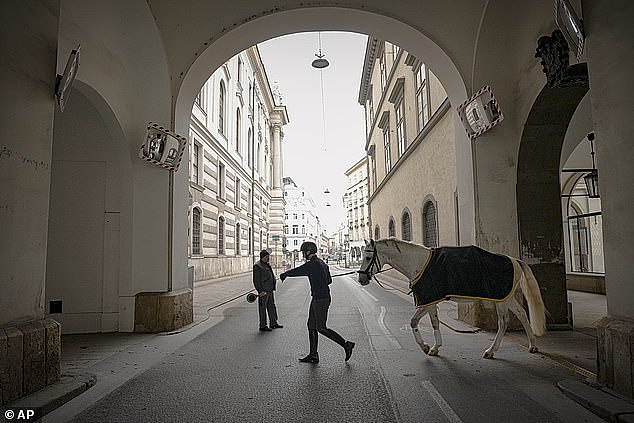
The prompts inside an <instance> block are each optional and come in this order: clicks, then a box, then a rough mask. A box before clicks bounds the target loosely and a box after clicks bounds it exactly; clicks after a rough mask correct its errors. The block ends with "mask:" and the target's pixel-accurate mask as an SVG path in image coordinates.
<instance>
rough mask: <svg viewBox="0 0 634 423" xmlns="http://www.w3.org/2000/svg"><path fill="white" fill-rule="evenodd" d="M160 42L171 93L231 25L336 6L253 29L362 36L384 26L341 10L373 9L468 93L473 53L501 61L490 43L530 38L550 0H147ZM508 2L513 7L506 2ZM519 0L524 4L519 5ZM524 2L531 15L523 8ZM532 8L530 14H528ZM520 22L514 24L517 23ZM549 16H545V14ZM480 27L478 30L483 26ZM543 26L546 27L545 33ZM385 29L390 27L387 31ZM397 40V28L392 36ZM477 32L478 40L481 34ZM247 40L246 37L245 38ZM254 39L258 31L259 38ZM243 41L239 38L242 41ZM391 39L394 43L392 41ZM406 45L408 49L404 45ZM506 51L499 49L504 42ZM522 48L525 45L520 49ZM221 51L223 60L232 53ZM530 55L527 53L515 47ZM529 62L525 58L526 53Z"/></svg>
mask: <svg viewBox="0 0 634 423" xmlns="http://www.w3.org/2000/svg"><path fill="white" fill-rule="evenodd" d="M147 3H148V5H149V7H150V9H151V12H152V14H153V16H154V19H155V21H156V25H157V28H158V30H159V33H160V36H161V38H162V40H163V44H164V48H165V52H166V56H167V60H168V63H169V64H170V73H171V79H172V84H173V86H172V88H173V92H177V91H178V89H179V86H180V83H181V81H182V78H183V77H184V76H185V75H186V74H187V72H188V70H189V68H190V67H191V65H192V63H193V62H194V61H195V60H196V59H197V58H198V57H199V56H200V55H201V54H202V53H203V52H204V50H205V49H206V48H207V47H208V46H209V45H210V44H211V43H213V42H215V41H216V40H218V39H220V38H221V37H223V36H224V35H226V34H228V33H230V32H231V31H232V30H233V29H235V28H237V27H240V26H241V25H243V24H245V23H248V22H252V21H253V22H255V21H257V20H258V19H259V18H262V17H267V16H271V15H276V14H279V13H283V12H285V11H293V10H299V9H307V8H310V9H311V10H316V9H315V8H319V7H321V6H324V7H336V8H340V9H339V10H340V13H337V14H334V15H333V16H332V19H329V20H324V19H315V20H314V21H312V22H311V20H310V19H306V20H303V21H302V20H299V21H291V20H289V21H288V22H285V24H284V27H277V28H266V29H263V30H262V31H260V32H259V34H269V36H271V37H274V36H278V35H283V34H285V33H292V32H299V31H310V30H347V31H354V32H361V33H370V35H374V32H382V33H386V28H374V30H376V31H373V28H370V27H368V24H367V23H365V22H364V21H363V20H360V19H358V15H355V16H356V18H355V17H353V16H352V17H347V16H346V13H345V11H343V12H341V9H355V10H359V11H365V12H371V13H376V14H380V15H384V16H388V17H391V18H393V19H396V20H399V21H401V22H403V23H405V24H407V25H409V26H411V27H412V28H414V29H417V30H418V31H420V32H421V33H423V34H424V35H426V36H427V37H428V38H429V39H430V40H431V41H433V42H434V43H436V44H437V45H438V46H439V47H440V48H441V49H442V50H443V51H444V52H445V53H446V54H447V55H448V56H449V57H450V58H451V60H452V61H453V62H454V64H455V66H456V68H457V69H458V71H459V73H460V74H461V75H462V77H463V79H464V81H465V85H466V86H467V89H468V90H469V91H470V90H473V89H477V88H479V86H478V87H471V86H470V85H471V83H475V84H476V85H477V84H480V81H478V80H477V79H476V78H475V77H474V76H475V75H474V74H475V70H476V65H477V66H481V64H478V60H477V56H478V55H479V54H480V52H481V51H483V50H484V56H483V58H484V60H486V61H489V60H491V58H492V57H496V56H498V58H499V60H504V57H508V56H509V55H510V54H511V53H513V52H512V51H508V50H507V51H504V52H500V51H499V50H500V49H498V48H495V40H496V39H497V41H498V42H499V41H500V40H502V39H503V40H504V46H508V45H509V43H512V42H513V40H514V39H515V38H516V37H517V34H519V33H522V34H525V33H527V32H528V34H527V35H525V36H523V37H522V38H528V39H529V40H530V41H531V42H533V40H535V41H536V36H537V35H540V34H542V33H543V32H544V23H543V17H544V14H546V15H547V16H552V1H550V0H538V1H531V2H525V1H523V0H522V1H520V0H448V1H442V2H440V1H398V2H389V3H387V2H385V1H384V0H366V1H358V0H348V1H338V2H333V1H312V2H303V1H285V2H283V3H280V2H279V1H271V0H259V1H257V2H219V1H208V0H183V1H178V2H174V1H172V0H147ZM509 3H512V4H509ZM525 3H531V5H530V6H526V4H525ZM527 7H529V8H530V9H531V10H533V13H522V12H523V11H524V9H526V8H527ZM535 10H536V11H537V12H535ZM518 20H521V25H518ZM550 21H552V17H551V19H550ZM483 29H484V31H483ZM547 29H548V28H546V30H547ZM387 32H388V33H389V32H390V30H389V29H387ZM394 34H395V36H396V37H398V34H397V33H394ZM483 34H485V35H484V38H485V39H483ZM246 37H247V38H248V35H247V36H246ZM260 37H261V35H260ZM241 41H242V40H241ZM260 41H263V40H262V39H261V38H260V39H258V36H257V35H254V38H253V39H244V40H243V46H244V48H246V47H249V46H250V45H253V44H255V43H257V42H260ZM391 41H395V42H398V41H399V40H391ZM404 47H405V48H407V46H404ZM504 48H506V47H504ZM523 50H524V49H523ZM235 53H236V52H235V51H228V52H227V58H229V57H231V56H232V55H233V54H235ZM522 54H523V55H526V56H528V57H531V56H532V51H531V49H529V50H528V51H525V52H524V51H522ZM531 59H532V57H531Z"/></svg>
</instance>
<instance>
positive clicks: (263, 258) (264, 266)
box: [253, 250, 284, 332]
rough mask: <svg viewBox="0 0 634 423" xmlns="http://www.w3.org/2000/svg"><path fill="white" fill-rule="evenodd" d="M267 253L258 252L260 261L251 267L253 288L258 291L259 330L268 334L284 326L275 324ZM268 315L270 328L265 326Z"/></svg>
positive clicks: (270, 272)
mask: <svg viewBox="0 0 634 423" xmlns="http://www.w3.org/2000/svg"><path fill="white" fill-rule="evenodd" d="M270 257H271V256H270V255H269V252H268V251H266V250H262V251H260V260H259V261H258V262H257V263H255V265H253V286H255V289H256V290H257V291H258V295H259V298H258V309H259V312H260V330H261V331H263V332H270V331H271V329H280V328H283V327H284V326H282V325H280V324H278V323H277V308H276V307H275V297H274V296H273V291H275V275H274V274H273V269H271V265H270V264H269V259H270ZM267 313H268V315H269V322H270V323H271V325H270V326H267V325H266V315H267Z"/></svg>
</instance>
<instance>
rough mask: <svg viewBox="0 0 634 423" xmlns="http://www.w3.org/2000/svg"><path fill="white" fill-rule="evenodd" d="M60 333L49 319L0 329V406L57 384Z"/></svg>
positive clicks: (58, 376)
mask: <svg viewBox="0 0 634 423" xmlns="http://www.w3.org/2000/svg"><path fill="white" fill-rule="evenodd" d="M60 334H61V326H60V324H59V323H58V322H57V321H55V320H53V319H42V320H33V321H30V322H24V323H19V324H16V325H14V326H13V325H12V326H5V327H2V328H0V406H2V405H7V404H9V403H10V402H12V401H15V400H16V399H18V398H21V397H23V396H26V395H30V394H32V393H34V392H36V391H38V390H40V389H42V388H44V387H45V386H47V385H51V384H53V383H56V382H58V381H59V379H60V356H61V345H62V342H61V335H60Z"/></svg>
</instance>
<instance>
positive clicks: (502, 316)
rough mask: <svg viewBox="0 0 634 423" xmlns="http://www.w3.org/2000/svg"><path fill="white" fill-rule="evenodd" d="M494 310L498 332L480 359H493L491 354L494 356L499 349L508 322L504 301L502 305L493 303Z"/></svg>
mask: <svg viewBox="0 0 634 423" xmlns="http://www.w3.org/2000/svg"><path fill="white" fill-rule="evenodd" d="M495 310H496V311H497V314H498V331H497V333H496V334H495V339H494V340H493V344H491V346H490V347H489V348H488V349H486V350H485V351H484V354H483V355H482V357H484V358H493V354H495V352H496V351H497V350H498V348H499V347H500V343H501V342H502V338H503V337H504V332H506V325H507V323H508V320H509V315H508V307H507V305H506V301H505V302H503V303H495Z"/></svg>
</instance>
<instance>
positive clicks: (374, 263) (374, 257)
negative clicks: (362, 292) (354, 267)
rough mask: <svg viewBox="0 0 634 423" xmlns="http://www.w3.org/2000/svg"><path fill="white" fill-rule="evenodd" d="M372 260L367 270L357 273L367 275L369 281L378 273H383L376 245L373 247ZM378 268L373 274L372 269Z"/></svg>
mask: <svg viewBox="0 0 634 423" xmlns="http://www.w3.org/2000/svg"><path fill="white" fill-rule="evenodd" d="M372 248H373V249H372V258H371V259H370V264H368V267H367V268H366V269H365V270H358V271H357V273H360V274H363V275H366V276H367V277H368V279H372V278H373V277H374V275H376V274H377V273H381V262H380V261H379V255H378V254H377V253H376V245H372ZM375 267H376V272H374V273H372V269H373V268H375Z"/></svg>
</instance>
